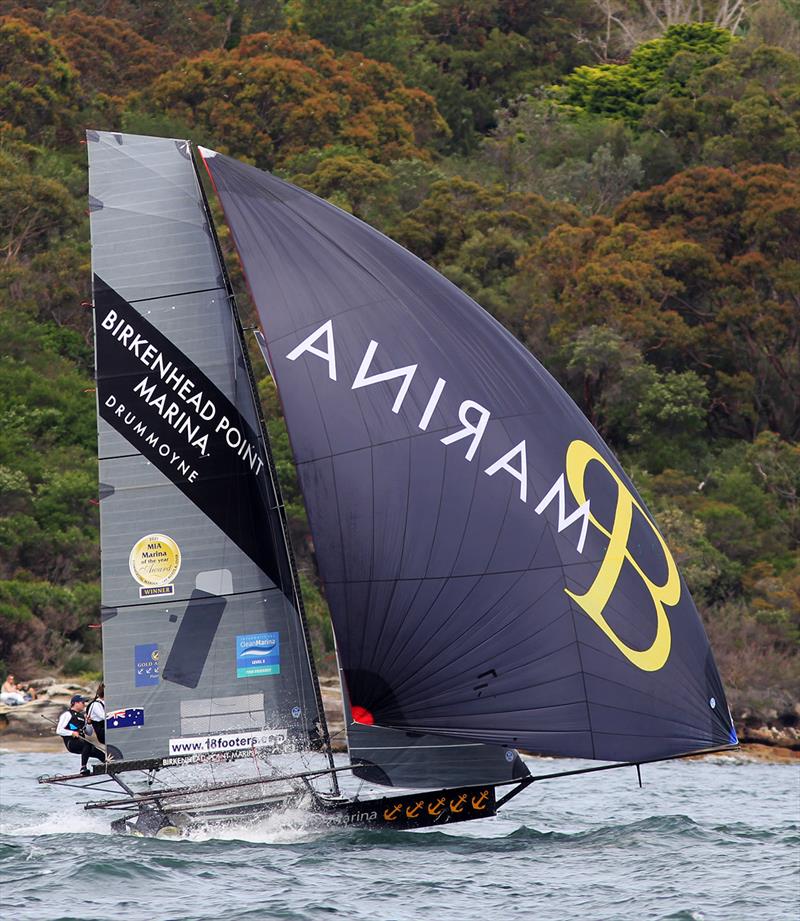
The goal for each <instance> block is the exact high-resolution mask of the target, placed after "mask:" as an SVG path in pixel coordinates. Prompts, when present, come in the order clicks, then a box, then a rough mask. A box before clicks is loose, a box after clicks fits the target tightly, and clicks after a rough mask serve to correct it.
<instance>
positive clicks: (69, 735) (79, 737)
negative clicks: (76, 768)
mask: <svg viewBox="0 0 800 921" xmlns="http://www.w3.org/2000/svg"><path fill="white" fill-rule="evenodd" d="M85 710H86V698H85V697H82V696H81V695H80V694H73V695H72V699H71V700H70V702H69V710H66V711H65V712H64V713H62V714H61V716H60V718H59V720H58V726H57V727H56V732H57V733H58V735H60V736H61V737H62V739H63V740H64V745H65V746H66V749H67V751H68V752H72V754H73V755H80V756H81V770H80V774H81V776H82V777H86V776H87V775H88V774H90V773H91V772H90V771H89V759H90V758H97V760H98V761H102V760H103V754H102V752H101V751H100V749H98V748H95V747H94V745H92V744H91V742H88V741H87V740H86V737H87V736H91V735H93V734H94V730H93V729H92V726H91V723H89V722H88V721H87V719H86V716H85V714H84V711H85Z"/></svg>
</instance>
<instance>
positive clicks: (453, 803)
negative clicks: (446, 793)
mask: <svg viewBox="0 0 800 921" xmlns="http://www.w3.org/2000/svg"><path fill="white" fill-rule="evenodd" d="M466 801H467V794H466V793H462V794H461V796H459V798H458V799H455V800H452V799H451V800H450V811H451V812H461V810H462V809H463V808H464V803H466Z"/></svg>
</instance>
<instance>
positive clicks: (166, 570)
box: [128, 534, 181, 598]
mask: <svg viewBox="0 0 800 921" xmlns="http://www.w3.org/2000/svg"><path fill="white" fill-rule="evenodd" d="M128 568H129V569H130V572H131V575H132V576H133V578H134V579H136V581H137V582H138V583H139V586H140V588H139V597H140V598H152V597H153V596H161V595H174V594H175V586H174V585H172V583H173V582H174V581H175V577H176V576H177V575H178V572H179V571H180V568H181V551H180V548H179V547H178V545H177V544H176V543H175V541H174V540H173V539H172V538H171V537H168V536H167V535H166V534H146V535H145V536H144V537H141V538H139V540H137V541H136V543H135V544H134V545H133V549H132V550H131V555H130V557H129V558H128Z"/></svg>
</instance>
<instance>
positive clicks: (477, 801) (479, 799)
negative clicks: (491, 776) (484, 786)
mask: <svg viewBox="0 0 800 921" xmlns="http://www.w3.org/2000/svg"><path fill="white" fill-rule="evenodd" d="M488 799H489V791H488V790H484V791H483V793H481V795H480V796H473V797H472V808H473V809H485V808H486V801H487V800H488Z"/></svg>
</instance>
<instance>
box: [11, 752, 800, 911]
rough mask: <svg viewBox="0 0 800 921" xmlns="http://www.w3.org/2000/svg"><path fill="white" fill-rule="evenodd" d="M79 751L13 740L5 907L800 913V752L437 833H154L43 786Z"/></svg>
mask: <svg viewBox="0 0 800 921" xmlns="http://www.w3.org/2000/svg"><path fill="white" fill-rule="evenodd" d="M74 760H75V759H74V758H70V756H68V755H66V754H64V755H60V754H12V753H2V754H0V772H1V773H0V799H1V801H2V807H1V811H0V832H2V836H1V837H0V855H2V863H1V864H0V887H1V889H0V893H1V894H0V904H2V911H0V917H2V918H3V919H4V921H29V919H30V921H67V919H80V921H117V919H119V921H123V919H126V921H127V919H131V921H201V919H202V921H206V919H208V921H212V919H213V921H217V919H224V921H239V919H241V921H245V919H246V921H261V919H284V918H285V919H294V921H317V919H327V918H341V919H347V921H351V919H353V921H356V919H357V921H362V919H363V921H416V919H421V918H425V919H430V921H439V919H445V921H469V919H476V921H499V919H506V918H525V919H531V921H565V919H581V921H595V919H596V921H616V919H619V921H629V919H630V921H643V919H648V921H649V919H663V921H666V919H670V921H678V919H687V921H688V919H695V921H700V919H704V921H712V919H713V921H717V919H718V921H740V919H741V921H751V919H766V921H784V919H787V921H797V919H800V766H798V765H797V764H794V765H788V764H764V763H758V762H754V761H749V760H747V759H746V758H743V757H740V756H736V755H726V756H715V757H711V758H706V759H703V760H692V761H683V762H669V763H664V764H658V765H651V766H645V767H644V768H643V769H642V779H643V782H644V787H643V788H642V789H639V787H638V783H637V779H636V772H635V770H633V769H630V768H626V769H621V770H615V771H608V772H604V773H601V774H594V775H591V774H590V775H586V776H582V777H569V778H563V779H561V780H546V781H542V782H541V783H537V784H535V785H533V786H532V787H529V788H528V789H527V790H526V791H525V792H523V793H521V794H520V795H519V796H518V797H516V798H515V799H514V800H512V801H511V802H509V804H508V805H507V807H504V808H503V809H502V811H501V813H500V815H498V816H497V817H496V818H491V819H483V820H480V821H476V822H468V823H465V824H463V825H459V826H452V827H449V828H446V829H443V830H435V831H433V830H430V831H417V832H403V831H371V830H358V829H352V828H350V829H344V828H342V829H333V828H329V827H325V826H324V825H322V824H320V823H319V821H317V820H315V819H314V818H313V817H311V816H309V815H308V814H306V813H305V812H303V811H300V810H293V811H290V812H287V813H285V814H280V815H277V816H273V817H271V818H270V819H268V820H265V821H263V822H261V823H259V824H257V825H254V826H243V827H241V828H236V827H227V828H225V829H214V828H205V829H203V830H202V831H198V832H197V833H196V834H193V835H192V836H191V837H190V838H188V839H180V840H152V839H141V838H125V837H119V836H116V835H114V834H112V833H111V832H110V830H109V819H110V817H109V816H108V815H106V814H104V813H102V812H86V811H84V810H83V808H82V806H81V805H80V803H76V800H79V801H81V802H84V801H86V800H87V799H89V798H90V796H89V794H82V793H81V792H79V791H77V790H74V789H65V788H60V787H40V786H38V785H37V783H36V776H37V775H39V774H42V773H51V774H52V773H57V772H59V771H63V770H65V768H67V767H69V764H70V763H71V761H74ZM68 762H69V763H68ZM528 764H529V767H530V769H531V771H532V772H533V773H535V774H541V773H550V772H553V771H557V770H570V769H573V768H576V767H580V766H583V765H582V764H581V763H580V762H575V761H564V760H558V761H556V760H549V759H531V760H530V761H529V762H528ZM351 783H352V781H351ZM91 798H94V799H97V798H98V795H97V791H94V796H93V797H91Z"/></svg>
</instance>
